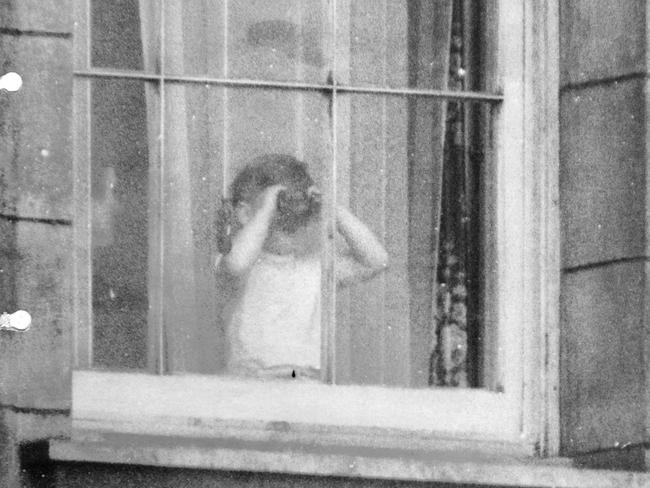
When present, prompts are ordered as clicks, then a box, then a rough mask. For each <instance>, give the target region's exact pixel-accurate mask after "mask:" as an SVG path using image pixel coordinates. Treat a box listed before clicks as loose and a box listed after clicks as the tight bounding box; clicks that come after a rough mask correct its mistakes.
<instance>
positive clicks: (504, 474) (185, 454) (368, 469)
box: [50, 434, 650, 488]
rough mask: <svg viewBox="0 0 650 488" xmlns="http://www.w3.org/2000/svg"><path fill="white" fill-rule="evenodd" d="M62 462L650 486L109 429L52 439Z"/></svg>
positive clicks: (560, 472) (455, 457)
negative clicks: (109, 431)
mask: <svg viewBox="0 0 650 488" xmlns="http://www.w3.org/2000/svg"><path fill="white" fill-rule="evenodd" d="M50 456H51V458H52V459H53V460H55V461H59V462H91V463H111V464H123V465H142V466H155V467H166V468H194V469H211V470H225V471H254V472H269V473H270V472H273V473H287V474H296V475H316V476H337V477H352V478H367V479H385V480H410V481H427V482H445V483H475V484H490V485H499V486H535V487H581V486H585V487H587V486H588V487H592V488H598V487H611V486H627V487H631V488H634V487H642V486H650V474H646V473H636V472H623V471H605V470H589V469H579V468H576V467H574V466H573V465H572V464H571V461H570V460H569V459H566V458H554V459H546V460H541V459H532V458H517V457H513V456H495V455H488V454H485V453H480V452H476V453H474V452H468V451H466V450H462V451H460V450H458V451H412V450H411V451H409V450H397V449H381V448H358V447H339V446H336V447H334V446H332V447H324V446H315V445H307V444H296V443H294V444H287V443H284V442H245V441H237V440H233V439H198V438H180V437H171V436H155V435H136V434H102V435H101V436H98V437H95V438H90V439H76V440H52V441H51V442H50Z"/></svg>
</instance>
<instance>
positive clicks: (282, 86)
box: [74, 70, 504, 104]
mask: <svg viewBox="0 0 650 488" xmlns="http://www.w3.org/2000/svg"><path fill="white" fill-rule="evenodd" d="M74 75H75V76H78V77H82V78H120V79H134V80H143V81H150V82H158V83H162V82H164V83H193V84H203V85H213V86H224V87H229V88H268V89H277V90H302V91H325V92H332V91H337V92H339V93H359V94H376V95H393V96H418V97H430V98H438V99H444V100H455V101H467V102H487V103H493V104H497V103H501V102H503V99H504V97H503V95H501V94H497V93H485V92H475V91H462V92H458V91H452V90H427V89H418V88H390V87H379V86H351V85H340V84H338V83H336V82H334V83H333V84H318V83H298V82H288V81H286V82H285V81H266V80H247V79H235V78H210V77H202V76H168V75H156V74H149V73H137V72H132V71H120V70H92V71H75V72H74Z"/></svg>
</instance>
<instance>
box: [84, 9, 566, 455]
mask: <svg viewBox="0 0 650 488" xmlns="http://www.w3.org/2000/svg"><path fill="white" fill-rule="evenodd" d="M76 5H77V11H78V16H77V25H76V31H75V42H76V53H77V58H76V71H75V100H76V111H75V113H76V115H75V122H76V128H77V129H76V150H75V164H76V166H75V167H76V170H75V171H76V186H75V192H76V202H77V209H76V217H77V218H76V222H77V225H76V226H75V232H76V236H77V237H76V243H77V245H76V249H75V252H76V260H75V262H76V270H77V271H76V281H75V283H76V284H77V293H76V300H77V302H76V307H75V308H76V310H77V312H78V313H77V319H76V331H77V334H76V338H75V346H76V356H75V357H76V361H77V368H78V370H79V371H78V372H76V373H75V383H74V390H75V391H74V398H73V415H74V416H75V417H76V418H78V419H79V420H82V419H83V417H84V415H85V414H87V413H88V412H91V411H92V416H93V421H97V420H99V419H100V418H101V417H102V414H101V412H98V411H97V408H98V407H97V406H98V405H103V407H102V409H105V410H106V412H108V411H112V412H113V414H112V417H111V418H112V422H113V424H111V425H113V426H115V425H116V423H115V422H116V420H115V419H116V418H117V417H119V415H117V414H116V412H117V411H116V410H111V409H112V408H113V406H112V405H111V403H112V401H111V398H114V395H116V394H119V395H124V398H128V399H131V400H133V401H134V402H136V403H138V404H140V405H141V400H138V395H142V392H143V391H145V390H146V391H147V392H148V395H149V398H151V396H152V395H161V398H165V401H164V402H162V404H160V405H159V404H156V405H148V406H147V407H146V408H145V409H144V410H145V411H146V412H148V415H145V416H146V417H147V418H149V419H150V422H151V425H153V424H155V423H156V422H158V421H159V419H160V417H166V418H167V417H169V415H167V414H166V413H164V412H165V411H166V410H165V409H166V408H167V407H166V405H165V404H168V405H171V404H173V403H174V402H175V401H178V402H181V403H182V401H183V396H184V395H187V394H188V393H190V392H191V393H194V392H196V391H200V392H201V393H200V395H199V396H198V397H196V398H198V399H199V400H198V403H199V404H200V407H197V409H198V410H193V412H194V413H193V414H192V415H195V416H197V417H205V418H210V419H219V420H228V419H230V420H238V421H260V420H261V421H269V422H275V421H287V422H293V423H298V424H301V425H302V424H304V425H320V426H322V425H332V424H333V425H335V426H337V427H341V426H346V427H347V428H349V429H355V428H364V429H365V428H388V429H397V430H398V431H402V430H406V431H418V432H423V433H425V434H426V435H427V436H431V435H433V433H438V434H442V436H443V437H444V436H460V437H465V438H470V439H477V438H478V439H481V440H484V441H486V440H487V441H499V442H502V443H503V442H506V443H507V444H509V445H512V446H517V449H518V450H519V449H521V450H523V451H525V452H532V451H533V450H534V449H538V448H539V445H540V443H542V442H544V439H543V434H544V432H545V430H546V429H547V428H549V427H548V426H549V425H551V424H549V423H548V421H547V420H545V419H546V418H547V417H546V416H548V415H551V414H552V406H553V402H552V400H549V399H548V398H547V397H546V395H548V394H549V393H548V391H549V388H550V387H548V384H547V383H546V382H545V381H546V380H545V378H546V376H545V375H546V374H549V373H552V368H551V369H549V368H548V367H544V366H543V365H544V364H545V358H546V354H549V353H552V350H553V348H552V341H551V342H550V343H547V342H545V341H544V340H543V339H544V337H546V336H547V335H548V334H549V331H550V332H551V333H552V331H553V324H554V320H553V315H552V313H551V314H550V315H549V314H547V312H546V311H547V310H552V308H547V307H551V303H552V301H553V296H552V293H553V289H554V288H553V286H554V283H555V281H554V280H555V277H554V276H553V274H552V273H549V271H548V270H549V269H552V268H551V267H550V266H552V265H553V263H554V261H553V260H554V259H555V253H554V250H555V249H556V246H555V244H554V242H555V241H554V238H555V235H554V234H553V232H554V228H555V227H554V225H555V221H554V220H553V216H554V213H553V212H554V203H553V201H552V198H551V197H550V196H549V195H551V193H549V192H552V191H553V188H554V186H553V183H551V182H549V181H550V180H549V178H552V171H553V169H552V168H553V165H552V157H549V156H548V154H551V152H550V151H549V150H547V149H546V148H547V147H550V144H551V142H552V141H551V137H552V134H553V130H552V128H553V125H552V124H553V122H552V120H553V118H552V113H551V114H550V115H548V116H536V117H531V115H530V114H532V113H535V112H534V111H535V110H541V109H543V110H548V107H552V103H553V101H552V97H550V98H546V97H548V95H546V93H545V92H544V90H543V89H542V88H541V87H542V86H543V85H544V84H543V83H542V82H540V81H539V78H534V76H539V74H540V73H542V72H543V70H545V69H549V68H548V66H546V65H544V63H543V60H544V59H546V58H545V56H552V55H553V54H552V52H550V53H549V52H548V51H546V50H545V49H546V48H545V47H542V48H540V46H546V44H545V43H547V42H549V41H548V40H547V39H545V38H543V36H542V34H540V32H538V31H534V30H533V29H532V25H533V22H534V21H535V19H537V20H539V19H542V20H544V22H543V25H549V26H552V23H551V22H550V21H548V18H549V17H552V15H550V14H548V12H546V10H545V8H544V7H542V6H538V7H528V6H524V5H521V4H520V3H519V2H516V1H512V0H492V1H488V2H478V1H472V0H419V1H407V0H382V1H377V0H309V1H305V0H273V1H270V2H269V1H262V0H247V1H237V2H231V1H228V0H195V1H192V2H183V1H181V0H164V1H162V2H158V1H153V0H119V1H115V2H101V1H92V0H86V1H84V0H78V1H77V3H76ZM549 8H550V7H549ZM551 10H552V9H551ZM549 28H551V27H549ZM531 46H532V47H531ZM535 49H538V50H539V49H541V51H535ZM540 52H541V54H540ZM535 56H537V58H535ZM525 60H530V61H531V62H530V63H529V64H527V63H526V62H525ZM526 69H528V71H526ZM536 124H537V125H536ZM539 124H550V125H548V127H550V128H551V129H550V130H549V131H548V132H546V133H543V132H541V131H538V130H536V128H538V127H540V125H539ZM547 134H548V135H547ZM264 153H289V154H292V155H294V156H296V157H298V158H299V159H301V160H303V161H305V162H306V163H307V165H308V167H309V170H310V172H311V174H312V176H313V177H314V179H315V180H316V182H317V185H318V186H319V187H320V189H321V190H322V192H323V203H324V205H323V219H322V220H323V222H322V232H321V236H320V237H321V245H322V249H323V250H322V255H321V266H322V271H323V278H322V288H321V315H322V319H321V329H322V341H321V342H322V346H321V347H322V357H323V361H322V363H321V366H322V369H323V373H322V375H323V383H322V384H301V383H300V382H291V381H288V382H286V381H285V382H280V381H275V382H265V381H255V380H242V379H237V378H232V377H229V376H228V375H225V373H226V371H225V369H226V358H227V355H228V330H227V324H226V322H225V321H224V320H221V319H220V318H219V317H220V316H221V311H222V310H223V309H224V307H227V304H226V303H225V301H224V300H225V299H224V298H223V297H224V293H223V290H222V289H220V287H219V285H218V283H217V282H216V280H215V277H214V269H213V268H214V258H215V254H216V250H215V233H216V229H215V218H216V214H217V210H218V208H219V205H220V202H221V199H222V197H224V196H227V195H228V191H229V185H230V183H231V181H232V179H233V177H234V175H235V174H236V173H237V171H238V170H239V169H241V168H242V165H243V164H245V163H246V162H248V161H250V160H251V159H252V158H253V157H255V156H259V155H261V154H264ZM549 158H550V159H549ZM547 162H550V165H549V166H548V167H547V166H545V163H547ZM337 205H341V206H345V207H348V208H350V209H351V210H352V211H353V213H355V214H356V215H357V216H358V217H359V218H360V219H361V220H363V221H364V222H365V223H366V224H367V225H368V226H369V227H370V229H371V230H372V231H373V232H374V233H375V234H376V235H377V236H379V239H380V240H381V241H382V244H383V246H384V247H385V248H386V249H387V251H388V254H389V255H390V259H391V266H390V268H389V269H388V270H387V271H386V272H385V273H383V274H381V275H380V276H378V277H375V278H373V279H371V280H369V281H367V282H364V283H361V284H355V285H352V286H350V287H347V288H341V287H338V286H336V284H335V282H336V279H335V273H336V269H337V264H338V261H339V258H338V253H337V249H338V248H339V242H338V237H337V236H336V231H335V229H336V225H335V213H336V212H335V208H336V206H337ZM537 368H543V369H542V374H541V375H540V374H539V372H538V370H537ZM98 385H101V388H98ZM91 392H92V393H91ZM173 392H176V393H173ZM176 394H180V396H179V397H178V398H176V397H175V396H174V395H176ZM131 395H133V396H131ZM216 398H219V401H218V402H217V401H215V399H216ZM261 398H264V399H267V400H268V402H265V408H264V409H261V408H259V406H258V403H259V401H260V399H261ZM296 399H300V402H299V403H298V404H296ZM125 401H126V400H125ZM126 402H127V403H128V401H126ZM154 403H155V402H154ZM125 404H126V403H122V405H125ZM115 408H117V407H115ZM189 410H192V409H191V408H189V407H188V408H187V409H184V411H185V412H186V413H187V414H188V415H190V413H188V412H189ZM84 412H85V413H84ZM396 412H399V414H397V415H396V414H395V413H396ZM142 413H143V411H142V410H141V411H140V412H139V414H142ZM115 415H117V417H116V416H115ZM110 416H111V415H109V417H110ZM86 420H87V419H86ZM117 423H118V424H119V422H117ZM172 423H173V422H172ZM145 424H146V422H145ZM78 425H83V423H78ZM120 425H121V427H122V428H123V427H124V426H125V424H120ZM107 428H108V427H107ZM551 429H552V427H551Z"/></svg>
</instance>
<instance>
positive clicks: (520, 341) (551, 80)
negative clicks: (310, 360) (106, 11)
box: [72, 0, 560, 455]
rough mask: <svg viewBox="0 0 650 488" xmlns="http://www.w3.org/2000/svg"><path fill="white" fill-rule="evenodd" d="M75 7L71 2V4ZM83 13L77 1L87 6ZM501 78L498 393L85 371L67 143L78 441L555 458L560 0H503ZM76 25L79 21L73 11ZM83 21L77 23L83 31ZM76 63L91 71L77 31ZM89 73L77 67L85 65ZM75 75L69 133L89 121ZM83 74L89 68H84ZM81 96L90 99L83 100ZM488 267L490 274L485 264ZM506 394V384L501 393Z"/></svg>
mask: <svg viewBox="0 0 650 488" xmlns="http://www.w3.org/2000/svg"><path fill="white" fill-rule="evenodd" d="M82 3H83V2H81V1H80V2H76V5H77V8H82V7H80V5H81V4H82ZM82 10H83V8H82ZM498 12H499V14H498V20H497V22H496V24H497V26H496V27H497V31H498V32H499V33H500V34H499V38H498V49H497V52H498V53H499V54H500V55H499V59H495V60H494V62H495V63H497V65H498V67H499V68H498V71H499V72H500V73H501V77H500V81H499V86H498V89H499V92H500V93H501V94H502V95H503V100H504V101H503V102H502V103H501V105H500V106H499V109H498V112H499V115H498V116H497V123H496V126H495V127H494V128H493V130H494V131H495V132H494V133H495V141H496V150H495V153H496V154H495V160H494V162H493V164H494V167H495V168H496V169H495V171H494V174H493V179H494V181H492V182H491V184H492V185H493V187H494V188H496V189H497V191H496V195H497V198H496V199H495V201H494V209H493V215H494V222H493V225H494V227H493V229H492V232H493V234H492V235H493V236H494V239H495V242H496V246H495V256H494V276H495V283H496V289H497V291H496V296H494V303H495V304H496V311H495V316H496V317H497V320H498V331H499V338H498V349H499V354H500V360H499V365H500V366H501V369H500V370H499V371H498V372H497V377H498V378H499V385H500V387H502V388H499V391H487V390H479V389H441V388H434V389H404V388H388V387H386V388H384V387H375V386H372V387H370V386H338V385H327V384H296V383H286V382H261V381H254V380H248V381H246V380H235V379H232V378H227V377H218V376H200V375H173V376H159V375H154V374H143V373H132V372H119V373H118V372H100V371H89V370H83V368H84V367H86V366H87V363H86V362H85V360H84V353H85V352H87V350H88V348H89V347H90V340H91V335H90V329H89V324H88V320H87V317H88V316H89V314H88V306H89V300H88V297H87V296H86V295H84V293H87V291H85V290H88V289H89V283H88V280H89V275H88V273H87V270H85V269H81V268H80V266H82V264H83V263H88V262H89V252H90V250H89V248H88V246H85V245H83V239H82V238H81V237H80V236H84V235H87V233H88V225H89V222H90V220H89V208H88V205H87V204H86V202H85V200H84V198H87V196H88V194H89V168H88V167H87V162H88V161H89V147H88V143H87V138H80V137H76V139H75V202H76V203H75V205H76V210H75V212H76V214H75V216H76V218H75V224H74V229H75V234H76V238H75V243H77V245H76V246H75V259H74V262H75V280H74V283H75V323H74V331H75V332H74V345H75V354H74V358H75V370H74V371H73V383H72V422H73V424H72V425H73V436H74V435H81V436H87V434H88V433H89V432H127V433H140V434H155V435H182V436H188V435H189V436H200V437H224V436H226V437H228V436H236V437H241V438H243V439H251V440H255V439H265V438H268V437H269V436H271V437H273V439H275V440H278V439H286V440H296V439H298V440H304V441H309V442H314V441H316V442H318V443H321V444H331V443H340V442H343V443H348V444H349V443H353V444H360V445H369V444H372V445H382V446H389V447H399V446H415V447H422V448H427V447H429V448H430V447H440V446H447V445H450V446H457V445H458V443H460V445H467V446H472V447H473V448H476V447H477V446H478V447H479V448H481V447H485V449H486V450H490V451H492V452H496V451H503V452H507V453H510V454H512V453H517V454H523V455H539V454H542V455H555V454H557V452H558V449H559V420H558V398H557V391H558V388H557V387H558V371H557V363H558V322H559V319H558V311H559V269H560V267H559V230H558V229H559V219H558V174H557V172H558V154H557V152H558V150H557V147H558V144H557V139H558V136H557V134H558V115H557V105H558V102H557V87H558V79H557V77H558V46H557V27H558V2H557V0H539V1H536V0H535V1H534V0H525V1H520V0H498ZM77 19H83V16H82V17H77ZM85 27H86V26H85V25H84V22H83V21H78V22H75V29H77V30H80V29H85ZM75 39H76V41H77V45H76V53H77V54H76V56H77V68H78V67H79V66H89V62H88V60H87V59H86V57H87V53H88V49H87V46H86V45H83V42H80V41H79V40H81V41H83V40H84V39H85V37H84V36H83V35H79V36H75ZM81 71H83V70H81ZM81 71H80V70H77V73H76V75H77V76H76V78H75V99H76V100H83V101H82V102H79V103H77V104H76V105H75V123H76V124H77V127H88V123H87V122H88V120H87V117H88V115H87V113H85V111H84V108H83V107H86V106H87V97H88V95H89V90H88V88H87V87H88V83H87V81H88V80H87V78H84V73H82V72H81ZM86 75H88V73H86ZM84 98H85V99H86V100H84ZM490 272H491V271H490ZM501 390H502V391H501Z"/></svg>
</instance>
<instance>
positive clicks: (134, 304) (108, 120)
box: [90, 80, 150, 368]
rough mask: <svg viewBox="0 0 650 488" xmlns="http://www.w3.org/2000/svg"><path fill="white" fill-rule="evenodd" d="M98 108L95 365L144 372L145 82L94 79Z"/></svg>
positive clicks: (93, 192) (94, 168) (95, 134)
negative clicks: (140, 369)
mask: <svg viewBox="0 0 650 488" xmlns="http://www.w3.org/2000/svg"><path fill="white" fill-rule="evenodd" d="M91 107H92V108H91V110H92V112H91V120H92V127H91V131H92V132H91V141H92V147H91V158H92V159H91V163H90V164H91V200H92V217H91V219H92V237H91V242H92V300H93V355H94V366H100V367H109V368H144V367H145V366H146V362H147V344H146V338H147V310H148V293H147V276H148V268H147V265H148V263H147V260H148V239H147V227H148V194H149V188H148V187H149V156H150V154H149V148H148V144H147V137H148V135H147V104H146V98H145V84H144V83H143V82H140V81H128V80H96V81H93V83H92V105H91Z"/></svg>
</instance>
